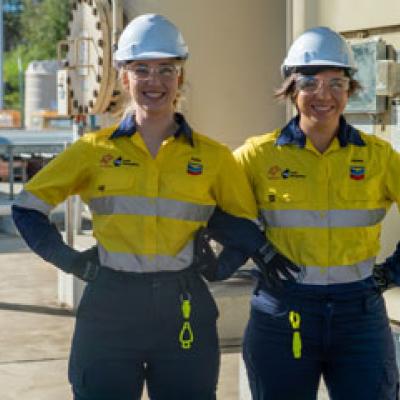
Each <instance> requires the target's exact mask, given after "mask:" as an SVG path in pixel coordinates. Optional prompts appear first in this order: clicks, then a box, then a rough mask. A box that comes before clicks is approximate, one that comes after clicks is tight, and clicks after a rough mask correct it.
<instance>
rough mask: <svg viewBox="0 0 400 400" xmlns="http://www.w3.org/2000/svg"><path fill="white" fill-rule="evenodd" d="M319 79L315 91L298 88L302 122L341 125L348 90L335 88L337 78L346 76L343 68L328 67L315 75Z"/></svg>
mask: <svg viewBox="0 0 400 400" xmlns="http://www.w3.org/2000/svg"><path fill="white" fill-rule="evenodd" d="M314 77H315V78H316V79H317V80H318V81H319V85H318V88H317V89H316V90H315V91H307V90H302V89H301V88H298V90H297V92H296V95H295V103H296V107H297V110H298V112H299V115H300V121H301V123H302V124H304V125H306V126H309V127H312V126H317V125H330V126H335V125H337V126H339V119H340V115H341V114H342V113H343V111H344V109H345V107H346V104H347V101H348V98H349V93H348V90H335V85H334V84H332V83H335V80H340V79H342V78H344V77H345V73H344V71H343V70H337V69H328V70H324V71H321V72H319V73H318V74H316V75H314Z"/></svg>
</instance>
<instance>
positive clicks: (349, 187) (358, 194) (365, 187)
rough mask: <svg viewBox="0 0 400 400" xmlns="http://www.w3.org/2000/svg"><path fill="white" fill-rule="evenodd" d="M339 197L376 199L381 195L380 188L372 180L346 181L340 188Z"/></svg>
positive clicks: (362, 199)
mask: <svg viewBox="0 0 400 400" xmlns="http://www.w3.org/2000/svg"><path fill="white" fill-rule="evenodd" d="M339 197H340V198H341V199H343V200H358V201H369V200H376V199H378V198H379V197H380V189H379V186H378V185H377V184H376V183H374V182H373V181H371V180H369V181H354V182H346V183H344V184H343V185H342V187H341V188H339Z"/></svg>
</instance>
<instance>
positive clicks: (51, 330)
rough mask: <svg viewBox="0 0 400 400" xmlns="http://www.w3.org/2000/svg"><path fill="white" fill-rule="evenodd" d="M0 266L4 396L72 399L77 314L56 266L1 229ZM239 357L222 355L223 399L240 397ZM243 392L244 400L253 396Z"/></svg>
mask: <svg viewBox="0 0 400 400" xmlns="http://www.w3.org/2000/svg"><path fill="white" fill-rule="evenodd" d="M0 266H1V267H0V326H1V329H0V399H1V400H55V399H57V400H67V399H71V398H72V397H71V393H70V388H69V384H68V381H67V362H68V352H69V346H70V340H71V336H72V331H73V326H74V316H73V314H72V313H71V312H70V311H69V310H67V309H63V308H60V307H59V305H58V303H57V271H56V269H55V268H53V267H52V266H51V265H49V264H47V263H46V262H44V261H42V260H41V259H40V258H39V257H37V256H36V255H34V254H32V252H30V251H29V250H28V249H27V248H26V247H25V245H24V244H23V242H22V240H21V239H20V238H18V237H15V236H14V237H13V236H10V235H4V234H1V233H0ZM239 363H240V355H239V354H238V353H224V354H223V355H222V365H221V374H220V380H219V386H218V399H223V400H238V399H239ZM242 380H243V376H242ZM243 393H244V392H243V391H242V392H241V394H242V396H241V400H244V399H246V400H247V399H248V400H250V397H249V396H248V395H246V394H243ZM143 399H146V396H145V395H144V396H143ZM319 399H320V400H325V399H326V396H325V395H324V394H321V395H320V397H319Z"/></svg>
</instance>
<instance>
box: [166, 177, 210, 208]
mask: <svg viewBox="0 0 400 400" xmlns="http://www.w3.org/2000/svg"><path fill="white" fill-rule="evenodd" d="M214 179H215V177H214V176H213V175H212V174H199V175H190V174H180V173H174V172H171V173H168V174H165V175H164V179H163V180H162V185H163V187H162V193H164V194H166V197H170V198H175V199H177V200H187V201H191V202H202V203H204V202H210V200H212V199H214V194H213V193H212V191H213V190H212V186H213V182H214Z"/></svg>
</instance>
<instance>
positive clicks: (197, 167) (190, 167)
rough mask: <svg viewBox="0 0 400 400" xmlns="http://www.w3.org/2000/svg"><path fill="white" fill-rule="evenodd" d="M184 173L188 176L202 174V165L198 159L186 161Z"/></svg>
mask: <svg viewBox="0 0 400 400" xmlns="http://www.w3.org/2000/svg"><path fill="white" fill-rule="evenodd" d="M186 171H187V173H188V174H189V175H201V174H202V173H203V164H202V162H201V160H200V158H196V157H192V158H191V159H190V160H189V161H188V164H187V170H186Z"/></svg>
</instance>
